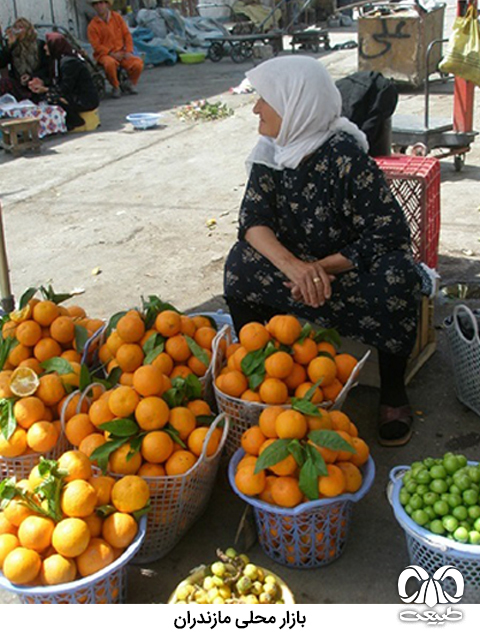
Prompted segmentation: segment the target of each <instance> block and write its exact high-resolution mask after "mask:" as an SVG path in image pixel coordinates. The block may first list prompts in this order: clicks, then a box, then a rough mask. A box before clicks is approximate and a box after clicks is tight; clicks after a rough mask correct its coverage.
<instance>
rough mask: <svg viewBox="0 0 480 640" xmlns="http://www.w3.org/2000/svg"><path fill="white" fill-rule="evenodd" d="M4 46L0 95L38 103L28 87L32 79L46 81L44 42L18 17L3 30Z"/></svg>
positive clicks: (0, 61) (30, 26) (46, 62)
mask: <svg viewBox="0 0 480 640" xmlns="http://www.w3.org/2000/svg"><path fill="white" fill-rule="evenodd" d="M5 36H6V42H5V46H4V47H3V48H2V49H0V69H3V70H6V74H5V75H4V77H2V78H0V95H2V96H3V95H4V94H6V93H9V94H10V95H12V96H13V97H14V98H16V99H17V100H19V101H20V100H32V101H33V102H38V101H39V99H40V98H39V96H38V95H36V94H35V93H33V92H32V91H31V90H30V89H29V88H28V83H29V82H30V81H31V80H32V79H33V78H39V79H40V80H43V81H45V80H47V78H48V58H47V56H46V54H45V51H44V45H45V42H44V41H43V40H41V39H39V38H38V36H37V32H36V31H35V28H34V26H33V24H32V23H31V22H29V21H28V20H27V19H26V18H18V19H17V20H15V22H14V23H13V26H12V27H10V28H8V29H6V31H5Z"/></svg>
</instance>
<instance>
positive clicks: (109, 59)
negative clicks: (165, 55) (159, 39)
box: [87, 0, 143, 98]
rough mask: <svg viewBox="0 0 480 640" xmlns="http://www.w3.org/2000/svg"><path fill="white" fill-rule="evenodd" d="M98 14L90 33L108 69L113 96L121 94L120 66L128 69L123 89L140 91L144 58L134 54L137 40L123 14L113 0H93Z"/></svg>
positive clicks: (97, 55)
mask: <svg viewBox="0 0 480 640" xmlns="http://www.w3.org/2000/svg"><path fill="white" fill-rule="evenodd" d="M89 2H90V4H91V5H92V6H93V8H94V9H95V11H96V12H97V15H96V16H95V17H94V18H93V19H92V20H91V22H90V24H89V25H88V29H87V35H88V39H89V41H90V44H91V45H92V47H93V55H94V57H95V60H96V61H97V62H98V63H99V64H101V65H102V67H103V68H104V69H105V73H106V75H107V79H108V81H109V82H110V84H111V85H112V87H113V91H112V97H113V98H119V97H120V94H121V91H120V81H119V79H118V71H119V68H120V67H121V68H123V69H125V70H126V72H127V74H128V78H129V80H128V82H127V83H122V89H123V90H124V91H125V92H128V93H138V91H137V89H136V84H137V82H138V79H139V78H140V75H141V73H142V70H143V60H142V59H141V58H138V57H137V56H134V55H133V40H132V36H131V34H130V31H129V30H128V27H127V25H126V23H125V21H124V19H123V18H122V16H121V15H120V14H119V13H117V12H116V11H112V9H111V7H112V5H113V0H89Z"/></svg>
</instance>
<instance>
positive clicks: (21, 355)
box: [7, 344, 33, 369]
mask: <svg viewBox="0 0 480 640" xmlns="http://www.w3.org/2000/svg"><path fill="white" fill-rule="evenodd" d="M32 356H33V351H32V349H31V348H30V347H26V346H25V345H23V344H17V346H16V347H13V349H11V350H10V352H9V354H8V360H7V363H8V364H9V365H11V367H10V368H11V369H14V368H15V367H18V366H19V365H20V363H21V362H23V360H27V359H28V358H31V357H32Z"/></svg>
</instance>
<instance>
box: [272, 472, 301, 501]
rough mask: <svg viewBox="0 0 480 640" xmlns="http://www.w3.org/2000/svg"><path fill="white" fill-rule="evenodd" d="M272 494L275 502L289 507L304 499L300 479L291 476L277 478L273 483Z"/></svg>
mask: <svg viewBox="0 0 480 640" xmlns="http://www.w3.org/2000/svg"><path fill="white" fill-rule="evenodd" d="M271 494H272V498H273V501H274V502H275V504H277V505H278V506H279V507H286V508H288V509H291V508H292V507H296V506H297V504H300V503H301V502H302V500H303V493H302V492H301V490H300V488H299V486H298V480H297V479H296V478H291V477H289V476H285V477H282V478H277V479H276V481H275V482H274V483H273V484H272V489H271Z"/></svg>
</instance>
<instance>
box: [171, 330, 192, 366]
mask: <svg viewBox="0 0 480 640" xmlns="http://www.w3.org/2000/svg"><path fill="white" fill-rule="evenodd" d="M165 351H166V352H167V353H168V355H169V356H170V357H171V358H172V360H173V361H174V362H186V361H187V360H188V359H189V358H190V356H191V355H192V352H191V351H190V347H189V346H188V342H187V340H186V338H185V336H183V335H182V334H180V333H179V334H176V335H174V336H171V337H170V338H167V340H166V342H165Z"/></svg>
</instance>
